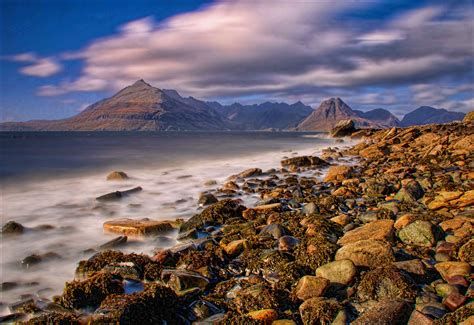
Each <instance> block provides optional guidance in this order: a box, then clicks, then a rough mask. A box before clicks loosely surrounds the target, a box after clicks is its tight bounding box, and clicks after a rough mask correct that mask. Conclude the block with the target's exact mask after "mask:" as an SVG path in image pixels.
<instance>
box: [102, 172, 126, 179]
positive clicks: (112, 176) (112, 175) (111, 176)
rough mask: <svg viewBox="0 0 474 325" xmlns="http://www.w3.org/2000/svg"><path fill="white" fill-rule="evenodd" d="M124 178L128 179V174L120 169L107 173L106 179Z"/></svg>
mask: <svg viewBox="0 0 474 325" xmlns="http://www.w3.org/2000/svg"><path fill="white" fill-rule="evenodd" d="M124 179H128V175H127V174H126V173H124V172H122V171H113V172H111V173H110V174H108V175H107V180H108V181H121V180H124Z"/></svg>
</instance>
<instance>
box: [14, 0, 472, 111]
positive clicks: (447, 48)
mask: <svg viewBox="0 0 474 325" xmlns="http://www.w3.org/2000/svg"><path fill="white" fill-rule="evenodd" d="M377 3H378V2H377V1H375V2H370V1H363V2H361V1H357V2H356V1H301V2H300V1H295V2H289V1H277V2H269V1H256V2H253V1H252V2H250V1H246V0H236V1H219V2H217V3H215V4H213V5H210V6H206V7H203V8H202V9H201V10H199V11H195V12H189V13H185V14H180V15H177V16H174V17H171V18H169V19H167V20H165V21H163V22H156V21H155V20H154V19H153V18H152V17H144V18H142V19H139V20H135V21H131V22H128V23H127V24H124V25H123V26H121V27H119V28H118V30H117V32H116V33H115V34H114V35H110V36H109V37H105V38H101V39H97V40H94V41H93V42H91V44H90V45H89V46H87V47H86V48H84V49H82V50H80V51H77V52H74V53H63V54H62V55H61V58H62V59H63V60H83V62H84V67H83V69H82V71H81V75H80V76H79V77H77V78H76V79H75V80H72V81H71V80H69V81H64V82H60V83H58V84H50V85H45V86H43V87H41V88H40V89H39V90H38V94H39V95H41V96H57V95H62V94H65V93H69V92H93V91H103V90H108V91H114V90H117V89H120V88H121V87H124V86H126V85H128V84H130V83H131V82H133V81H135V80H136V79H141V78H143V79H146V80H147V81H149V82H150V83H151V84H153V85H156V86H158V87H162V88H175V89H178V90H180V91H181V92H183V93H184V94H187V95H193V96H197V97H201V98H216V97H219V98H238V97H239V96H252V95H256V94H258V95H260V96H262V97H264V96H267V97H269V98H285V96H286V98H294V97H295V96H297V95H298V96H300V97H301V98H308V99H309V100H310V102H316V101H317V100H320V99H322V98H321V96H324V95H326V94H328V93H331V92H333V91H337V92H339V93H348V94H350V93H352V91H353V90H354V89H357V90H363V89H365V88H371V87H385V89H392V88H393V89H395V88H397V89H398V87H407V88H408V89H410V91H412V94H413V101H414V102H418V101H419V100H420V99H421V98H422V97H423V96H424V95H423V92H422V91H421V90H417V89H416V88H410V87H412V86H413V85H420V84H424V85H435V84H437V83H440V82H442V83H446V84H450V83H452V81H453V80H457V81H458V82H459V83H462V82H466V83H468V82H469V81H471V82H472V75H473V72H472V67H473V64H474V59H473V48H472V44H473V35H472V27H473V22H472V11H471V10H472V9H471V7H470V5H469V2H468V1H459V2H457V3H454V4H453V3H450V4H449V5H448V4H440V5H427V6H424V7H420V8H415V9H411V10H405V11H404V12H402V13H397V14H396V15H393V16H392V17H389V18H387V19H384V20H383V21H374V22H370V21H365V20H363V19H356V18H350V16H347V15H346V14H347V13H349V12H351V11H354V10H365V9H370V6H373V5H375V4H377ZM269 8H271V10H270V9H269ZM470 31H471V32H470ZM24 55H25V57H26V54H24ZM42 60H48V59H47V58H46V59H42ZM23 62H26V61H23ZM57 68H58V67H56V69H57ZM25 70H26V71H25ZM55 72H57V70H55V68H54V62H44V61H42V62H41V63H40V62H39V61H35V62H34V63H33V64H32V65H30V66H26V67H24V68H22V73H25V74H27V73H30V75H35V73H36V76H46V75H48V73H49V74H51V73H55ZM41 74H43V75H41ZM397 91H398V90H397ZM367 94H368V95H367V96H366V97H363V96H357V95H356V94H354V95H353V97H352V98H353V99H354V100H355V101H356V103H355V104H356V105H357V104H361V105H364V104H369V103H373V104H374V105H375V103H374V102H375V100H381V103H380V104H384V105H385V104H386V105H397V103H394V101H393V99H394V97H393V96H378V97H377V96H375V95H370V94H371V91H370V90H367ZM463 94H464V95H463V96H464V97H463V98H460V99H459V98H455V97H456V94H448V93H447V92H446V93H443V92H442V93H437V94H435V95H436V96H437V97H436V100H433V102H436V103H443V102H445V101H446V100H448V99H450V100H453V101H454V103H456V101H458V102H459V103H460V105H467V104H468V103H469V98H466V96H468V95H467V94H466V93H463ZM371 96H372V97H371ZM425 97H426V96H425ZM397 98H398V97H397ZM471 98H472V94H471ZM311 99H312V100H311ZM406 101H407V102H409V100H408V99H407V100H406ZM462 103H464V104H462ZM466 103H467V104H466ZM453 106H455V104H453ZM397 109H401V108H400V107H397Z"/></svg>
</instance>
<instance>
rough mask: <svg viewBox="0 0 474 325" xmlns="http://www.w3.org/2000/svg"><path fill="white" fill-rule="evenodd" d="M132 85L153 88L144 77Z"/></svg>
mask: <svg viewBox="0 0 474 325" xmlns="http://www.w3.org/2000/svg"><path fill="white" fill-rule="evenodd" d="M132 86H146V87H149V88H152V86H151V85H150V84H149V83H148V82H146V81H145V80H143V79H140V80H137V81H135V82H134V83H133V85H132Z"/></svg>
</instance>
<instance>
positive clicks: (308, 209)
mask: <svg viewBox="0 0 474 325" xmlns="http://www.w3.org/2000/svg"><path fill="white" fill-rule="evenodd" d="M318 211H319V209H318V207H317V206H316V203H314V202H309V203H308V204H305V205H304V206H303V213H304V214H306V215H311V214H314V213H317V212H318Z"/></svg>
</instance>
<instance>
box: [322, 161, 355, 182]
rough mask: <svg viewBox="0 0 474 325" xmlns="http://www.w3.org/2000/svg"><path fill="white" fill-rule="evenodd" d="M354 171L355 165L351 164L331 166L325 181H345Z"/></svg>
mask: <svg viewBox="0 0 474 325" xmlns="http://www.w3.org/2000/svg"><path fill="white" fill-rule="evenodd" d="M352 171H353V167H351V166H344V165H340V166H331V167H330V168H329V170H328V172H327V174H326V177H325V178H324V182H332V181H343V180H344V179H346V178H350V177H351V174H352Z"/></svg>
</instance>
